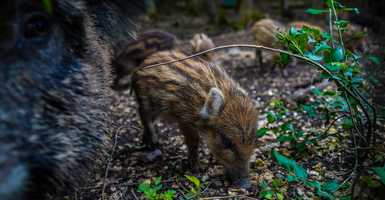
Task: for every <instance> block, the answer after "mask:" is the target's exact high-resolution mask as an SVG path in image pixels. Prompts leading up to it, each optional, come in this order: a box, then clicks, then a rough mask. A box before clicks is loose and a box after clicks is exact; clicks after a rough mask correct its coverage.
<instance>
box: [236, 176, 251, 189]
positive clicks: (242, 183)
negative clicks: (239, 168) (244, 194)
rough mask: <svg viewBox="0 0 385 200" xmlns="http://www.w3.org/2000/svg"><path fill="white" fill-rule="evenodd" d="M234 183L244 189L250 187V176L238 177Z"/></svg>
mask: <svg viewBox="0 0 385 200" xmlns="http://www.w3.org/2000/svg"><path fill="white" fill-rule="evenodd" d="M233 184H234V185H235V186H237V187H240V188H243V189H249V188H250V187H251V183H250V180H249V179H248V178H243V179H238V180H235V181H234V182H233Z"/></svg>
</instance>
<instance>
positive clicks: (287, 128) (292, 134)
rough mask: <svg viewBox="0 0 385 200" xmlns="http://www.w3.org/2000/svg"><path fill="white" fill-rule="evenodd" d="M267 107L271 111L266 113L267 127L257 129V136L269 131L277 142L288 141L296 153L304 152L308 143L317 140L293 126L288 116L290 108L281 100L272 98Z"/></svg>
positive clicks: (292, 121)
mask: <svg viewBox="0 0 385 200" xmlns="http://www.w3.org/2000/svg"><path fill="white" fill-rule="evenodd" d="M269 107H270V109H271V111H269V112H268V113H267V115H266V118H267V122H268V124H267V127H263V128H260V129H258V131H257V136H258V137H262V136H264V135H266V134H267V133H269V132H271V133H273V134H275V135H276V136H278V138H277V139H278V141H279V142H281V143H284V142H289V143H290V147H291V148H294V149H295V150H296V152H297V153H304V152H305V151H306V149H307V147H308V146H309V145H311V144H314V143H316V142H317V141H316V140H315V139H314V138H311V135H305V134H304V132H303V131H302V130H300V129H298V128H297V127H296V126H295V124H294V119H292V118H291V117H290V112H291V110H289V109H288V108H287V107H286V106H285V104H284V102H283V101H282V100H279V99H274V100H272V101H271V102H270V105H269Z"/></svg>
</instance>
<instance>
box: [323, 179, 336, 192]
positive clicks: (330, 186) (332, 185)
mask: <svg viewBox="0 0 385 200" xmlns="http://www.w3.org/2000/svg"><path fill="white" fill-rule="evenodd" d="M321 188H322V190H324V191H327V192H330V193H334V192H336V191H337V190H338V189H339V188H340V184H339V183H338V181H335V180H333V181H330V182H327V183H325V184H323V185H322V186H321Z"/></svg>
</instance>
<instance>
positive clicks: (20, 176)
mask: <svg viewBox="0 0 385 200" xmlns="http://www.w3.org/2000/svg"><path fill="white" fill-rule="evenodd" d="M26 178H27V168H26V167H25V166H24V165H23V164H21V163H19V162H18V161H17V159H15V158H6V157H5V156H2V155H0V199H3V200H17V199H20V198H21V195H22V193H23V192H25V191H24V186H25V182H26Z"/></svg>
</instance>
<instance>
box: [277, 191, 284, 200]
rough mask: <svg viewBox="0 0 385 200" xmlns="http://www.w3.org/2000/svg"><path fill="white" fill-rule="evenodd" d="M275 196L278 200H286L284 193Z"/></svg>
mask: <svg viewBox="0 0 385 200" xmlns="http://www.w3.org/2000/svg"><path fill="white" fill-rule="evenodd" d="M275 195H276V196H277V200H283V199H284V196H283V194H282V193H275Z"/></svg>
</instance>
